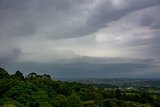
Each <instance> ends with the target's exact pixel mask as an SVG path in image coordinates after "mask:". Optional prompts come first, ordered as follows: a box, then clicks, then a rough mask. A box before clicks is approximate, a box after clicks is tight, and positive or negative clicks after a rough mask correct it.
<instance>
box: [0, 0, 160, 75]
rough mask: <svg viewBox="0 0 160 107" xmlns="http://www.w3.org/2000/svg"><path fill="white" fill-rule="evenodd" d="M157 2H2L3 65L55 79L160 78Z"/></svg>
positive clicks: (159, 5) (0, 59)
mask: <svg viewBox="0 0 160 107" xmlns="http://www.w3.org/2000/svg"><path fill="white" fill-rule="evenodd" d="M159 9H160V1H159V0H141V1H139V0H93V1H90V0H85V1H84V0H75V1H72V0H65V1H59V0H45V1H44V0H34V1H33V0H26V1H22V0H14V1H11V0H0V16H1V17H0V66H1V67H6V68H7V69H8V70H9V71H11V72H14V71H13V70H16V69H22V71H24V72H25V73H27V72H30V70H34V71H36V70H37V72H45V71H46V72H48V73H50V74H52V75H55V76H56V77H127V76H128V77H132V76H133V77H149V76H151V77H153V78H154V77H159V76H160V75H158V74H159V70H160V59H159V57H160V49H159V47H160V43H159V41H160V35H159V34H160V15H159Z"/></svg>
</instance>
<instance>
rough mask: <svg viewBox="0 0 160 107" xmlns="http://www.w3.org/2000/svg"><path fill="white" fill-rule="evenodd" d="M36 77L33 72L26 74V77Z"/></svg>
mask: <svg viewBox="0 0 160 107" xmlns="http://www.w3.org/2000/svg"><path fill="white" fill-rule="evenodd" d="M33 77H37V74H36V73H35V72H32V73H30V74H29V75H28V78H33Z"/></svg>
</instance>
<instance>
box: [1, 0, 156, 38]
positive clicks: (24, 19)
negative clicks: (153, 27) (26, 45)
mask: <svg viewBox="0 0 160 107" xmlns="http://www.w3.org/2000/svg"><path fill="white" fill-rule="evenodd" d="M94 2H95V1H93V2H89V1H85V2H84V1H82V0H77V1H72V0H67V1H59V0H47V1H44V0H35V1H32V0H29V1H21V0H15V1H10V0H1V2H0V8H1V9H2V10H1V12H0V13H1V15H2V16H3V17H5V18H6V17H7V19H3V20H4V22H2V21H3V20H1V22H0V23H2V25H0V28H1V29H2V30H1V32H2V35H5V36H6V35H9V36H30V35H33V34H37V36H38V35H39V33H40V34H41V35H45V37H47V36H48V37H50V38H54V39H59V38H75V37H81V36H86V35H87V34H91V33H93V32H96V31H97V30H99V29H101V28H103V27H104V26H105V25H106V24H107V23H109V22H111V21H115V20H118V19H120V18H122V17H124V16H125V15H127V14H129V13H131V12H133V11H136V10H139V9H143V8H147V7H151V6H154V5H157V4H159V0H152V1H150V0H143V1H135V0H134V1H131V0H130V1H126V4H127V5H125V6H124V8H122V7H123V5H122V6H121V8H120V9H116V8H115V7H114V6H113V5H112V4H111V2H109V1H108V0H102V1H99V3H98V4H95V7H94V6H93V3H94ZM77 12H78V13H79V14H77ZM4 15H5V16H4ZM4 24H5V25H4ZM42 26H44V27H42ZM48 29H49V30H48ZM3 32H4V33H3ZM8 32H10V33H8Z"/></svg>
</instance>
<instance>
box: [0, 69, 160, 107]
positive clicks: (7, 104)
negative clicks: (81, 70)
mask: <svg viewBox="0 0 160 107" xmlns="http://www.w3.org/2000/svg"><path fill="white" fill-rule="evenodd" d="M105 86H106V85H101V86H100V87H98V86H95V85H87V84H81V83H77V82H61V81H55V80H52V79H51V76H50V75H47V74H44V75H38V74H36V73H34V72H32V73H30V74H29V75H28V76H26V77H24V76H23V74H22V73H21V72H20V71H17V72H16V73H15V74H14V75H9V74H8V72H7V71H5V70H4V69H3V68H0V107H160V89H159V88H152V87H151V89H150V90H149V89H144V88H141V87H136V88H135V89H136V90H127V89H122V88H116V87H113V88H111V86H110V87H109V88H106V87H105Z"/></svg>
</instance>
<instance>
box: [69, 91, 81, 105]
mask: <svg viewBox="0 0 160 107" xmlns="http://www.w3.org/2000/svg"><path fill="white" fill-rule="evenodd" d="M68 102H69V106H70V107H80V106H81V100H80V98H79V96H78V95H77V94H75V93H72V94H71V95H70V96H69V97H68Z"/></svg>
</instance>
